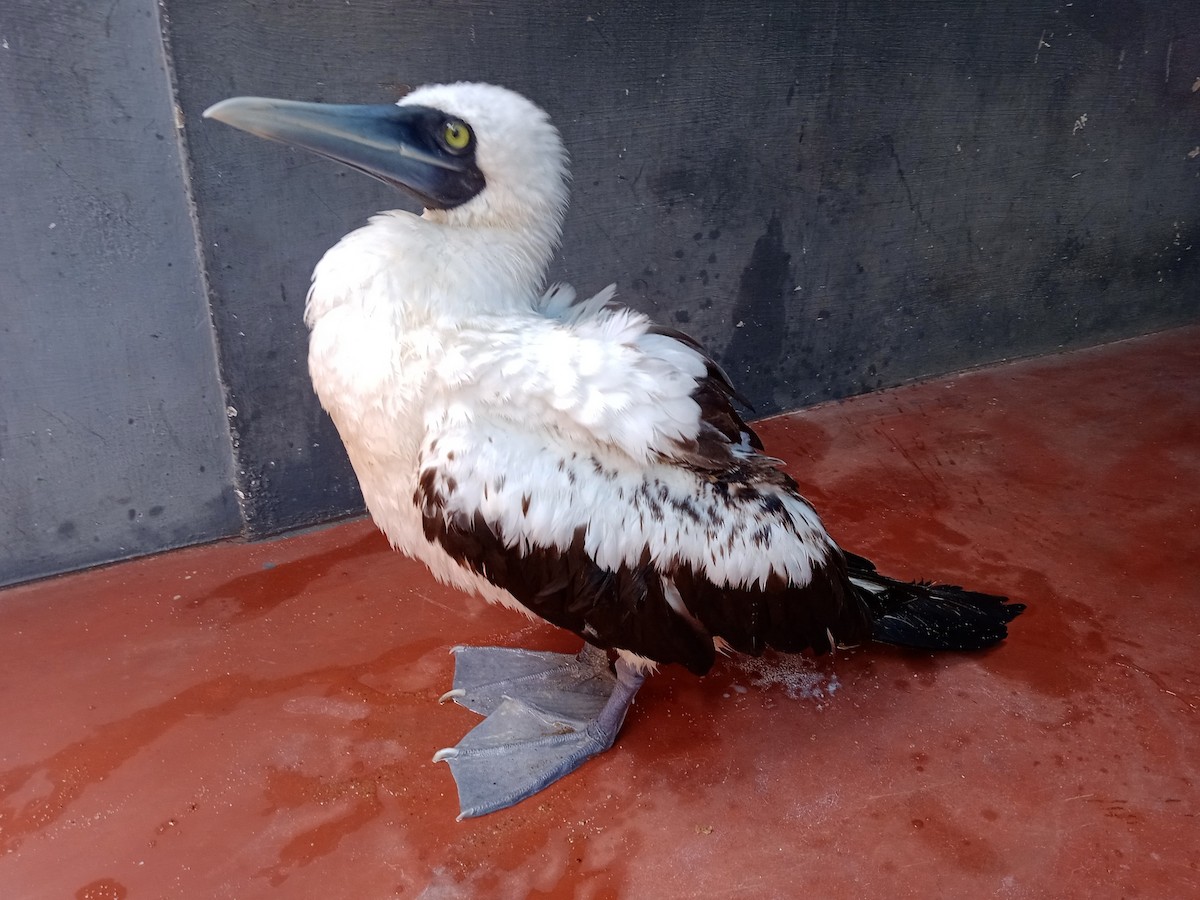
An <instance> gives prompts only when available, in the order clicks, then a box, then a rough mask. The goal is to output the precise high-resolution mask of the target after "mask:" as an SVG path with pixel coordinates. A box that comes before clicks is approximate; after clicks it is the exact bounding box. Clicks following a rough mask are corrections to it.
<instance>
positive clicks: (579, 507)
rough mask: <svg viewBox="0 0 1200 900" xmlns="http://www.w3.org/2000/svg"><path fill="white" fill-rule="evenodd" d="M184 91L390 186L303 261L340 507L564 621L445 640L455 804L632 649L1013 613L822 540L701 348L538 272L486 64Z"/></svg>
mask: <svg viewBox="0 0 1200 900" xmlns="http://www.w3.org/2000/svg"><path fill="white" fill-rule="evenodd" d="M205 116H207V117H210V118H213V119H217V120H219V121H222V122H225V123H226V124H228V125H232V126H234V127H236V128H240V129H242V130H244V131H248V132H250V133H252V134H255V135H258V136H260V137H264V138H269V139H273V140H277V141H283V142H286V143H288V144H292V145H295V146H298V147H303V148H305V149H308V150H310V151H312V152H314V153H317V154H320V155H322V156H325V157H328V158H330V159H333V160H336V161H338V162H341V163H344V164H346V165H349V166H351V167H353V168H355V169H358V170H360V171H362V172H365V173H367V174H369V175H372V176H374V177H376V178H379V179H382V180H383V181H385V182H387V183H388V184H391V185H394V186H396V187H398V188H400V189H402V190H404V191H407V192H408V193H409V194H411V195H412V196H413V197H415V198H416V199H417V200H418V201H419V202H420V203H421V205H422V206H423V207H424V212H423V213H422V214H421V215H419V216H418V215H413V214H410V213H408V212H403V211H392V212H384V213H380V214H378V215H376V216H375V217H374V218H372V219H370V221H369V224H367V225H366V226H364V227H362V228H360V229H358V230H356V231H354V232H352V233H350V234H349V235H347V236H346V237H344V238H342V240H341V241H340V242H338V243H337V244H336V245H335V246H334V247H333V248H332V249H331V250H329V251H328V253H326V254H325V256H324V258H322V259H321V261H320V263H319V264H318V265H317V267H316V270H315V272H314V273H313V279H312V287H311V290H310V291H309V294H308V302H307V307H306V310H305V321H306V323H307V324H308V327H309V328H310V330H311V341H310V348H309V371H310V374H311V376H312V382H313V386H314V388H315V389H316V392H317V395H318V397H319V398H320V401H321V404H322V405H323V406H324V408H325V409H326V410H327V411H328V412H329V414H330V416H331V417H332V418H333V421H334V423H335V424H336V426H337V428H338V431H339V432H340V434H341V437H342V440H343V442H344V443H345V446H346V451H347V453H348V454H349V457H350V461H351V463H352V464H353V467H354V471H355V473H356V475H357V477H358V479H359V482H360V484H361V487H362V493H363V496H364V498H365V500H366V504H367V507H368V508H369V510H370V513H371V515H372V516H373V517H374V520H375V522H376V523H377V524H378V526H379V527H380V528H381V529H382V530H383V532H384V533H385V534H386V535H387V537H388V539H389V540H390V541H391V543H392V544H393V545H394V546H395V547H396V548H397V549H399V550H401V551H402V552H404V553H406V554H408V555H410V556H412V557H415V558H416V559H419V560H421V561H422V562H424V563H425V564H426V565H427V566H428V567H429V568H430V570H431V571H432V572H433V574H434V575H436V576H437V577H438V578H439V579H441V580H442V581H444V582H448V583H449V584H452V585H454V586H456V587H458V588H461V589H463V590H464V591H473V592H477V593H479V594H481V595H483V596H484V597H485V598H487V599H488V600H490V601H494V602H497V603H500V604H503V605H505V606H508V607H512V608H514V609H517V610H520V611H522V612H525V613H527V614H529V615H533V616H539V617H541V618H542V619H545V620H546V621H548V622H551V623H553V624H555V625H557V626H559V627H562V628H566V629H568V630H570V631H572V632H574V633H575V634H577V635H578V636H580V637H581V638H583V640H584V642H585V643H584V650H583V651H582V652H581V653H580V654H579V655H578V656H571V655H564V654H556V653H534V652H528V651H523V650H513V649H501V648H465V647H456V648H454V652H455V655H456V661H455V676H454V684H453V689H452V690H451V691H449V692H448V693H447V695H446V697H444V698H443V699H446V698H452V699H454V700H455V701H457V702H458V703H460V704H462V705H464V706H467V707H469V708H470V709H472V710H475V711H476V712H479V713H482V714H484V715H485V716H486V719H485V720H484V721H483V722H481V723H480V724H479V725H478V726H477V727H476V728H475V729H474V730H472V731H471V732H470V733H469V734H468V735H466V736H465V737H464V738H463V740H462V741H461V742H460V743H459V744H458V745H457V746H456V747H453V748H448V749H446V750H442V751H440V752H439V753H438V754H437V755H436V756H435V761H436V760H446V761H448V762H449V764H450V768H451V770H452V772H453V775H454V778H455V780H456V782H457V785H458V789H459V797H460V804H461V815H460V818H461V817H465V816H475V815H481V814H483V813H487V812H491V811H494V810H497V809H501V808H504V807H506V806H509V805H511V804H513V803H515V802H517V801H519V800H521V799H524V798H526V797H529V796H530V795H532V794H533V793H535V792H537V791H539V790H541V789H542V788H544V787H546V786H547V785H549V784H551V783H553V782H554V781H556V780H557V779H559V778H561V777H562V776H564V775H566V774H567V773H569V772H571V771H572V770H573V769H575V768H576V767H577V766H579V765H580V763H582V762H583V761H584V760H586V759H587V758H588V757H590V756H593V755H595V754H597V753H600V752H602V751H604V750H606V749H608V748H609V747H610V746H611V745H612V743H613V741H614V740H615V738H616V735H617V732H618V731H619V730H620V727H621V724H622V722H623V720H624V718H625V713H626V711H627V710H628V708H629V705H630V703H631V701H632V700H633V697H634V694H635V693H636V692H637V690H638V688H639V686H640V685H641V684H642V681H643V678H644V676H645V673H646V672H647V671H648V670H650V669H653V667H654V666H655V665H658V664H666V663H679V664H681V665H683V666H686V667H687V668H688V669H690V670H691V671H692V672H695V673H696V674H703V673H705V672H707V671H708V670H709V668H710V667H711V666H712V665H713V662H714V659H715V656H716V654H717V652H724V651H729V650H732V651H736V652H739V653H748V654H759V653H761V652H762V651H763V650H764V649H765V648H767V647H774V648H776V649H778V650H782V651H788V652H800V651H804V650H809V651H811V652H813V653H818V654H819V653H824V652H827V651H829V650H831V649H833V648H834V647H835V646H842V645H851V644H857V643H861V642H864V641H867V640H872V639H873V640H877V641H883V642H889V643H894V644H900V645H905V646H910V647H921V648H927V649H934V650H943V649H944V650H975V649H981V648H984V647H988V646H991V645H993V644H995V643H997V642H998V641H1000V640H1002V639H1003V638H1004V637H1005V636H1006V633H1007V629H1006V624H1007V623H1008V622H1009V621H1010V620H1011V619H1012V618H1013V617H1015V616H1016V615H1017V614H1018V613H1020V612H1021V610H1022V609H1023V607H1022V606H1021V605H1019V604H1015V603H1008V602H1006V599H1005V598H1003V597H996V596H990V595H986V594H979V593H973V592H969V591H964V590H961V589H959V588H957V587H950V586H943V585H928V584H916V585H914V584H904V583H901V582H897V581H894V580H892V579H889V578H886V577H883V576H881V575H879V574H878V573H877V572H876V571H875V568H874V566H872V565H871V564H870V563H869V562H868V561H866V560H865V559H863V558H861V557H858V556H855V555H853V554H849V553H846V552H844V551H842V550H841V549H840V548H839V547H838V545H837V544H836V543H834V541H833V539H832V538H831V537H830V536H829V535H828V533H827V532H826V531H825V529H824V527H823V526H822V524H821V520H820V519H819V518H818V516H817V513H816V512H815V511H814V510H813V508H812V506H810V505H809V503H808V502H807V501H805V500H804V498H803V497H801V496H800V493H799V491H798V490H797V486H796V484H795V482H793V481H792V479H791V478H790V477H788V475H787V474H785V473H784V472H783V471H782V470H781V468H780V463H779V462H778V461H777V460H775V459H772V458H770V457H768V456H766V455H765V454H764V453H763V452H762V451H763V447H762V444H761V442H760V441H759V439H758V437H757V435H755V433H754V431H753V429H752V428H751V427H750V426H749V425H747V424H746V422H745V421H744V420H743V419H742V416H741V415H740V414H739V413H738V411H737V408H736V406H735V403H734V401H735V398H736V397H737V394H736V393H735V391H734V387H733V385H731V384H730V381H729V379H728V378H727V377H726V376H725V374H724V373H723V372H722V370H721V368H720V367H719V366H718V365H717V364H716V363H715V362H714V361H713V360H712V358H711V357H710V356H708V355H707V354H706V353H705V351H704V349H703V348H702V347H701V346H700V345H699V344H698V343H697V342H696V341H694V340H692V339H691V338H690V337H688V336H686V335H685V334H683V333H681V332H678V331H675V330H673V329H669V328H664V327H662V326H659V325H656V324H654V323H653V322H652V321H651V320H650V319H649V318H647V317H646V316H645V315H643V314H642V313H640V312H637V311H635V310H632V309H629V308H627V307H623V306H620V305H618V304H617V303H615V302H614V300H613V296H614V290H613V288H612V287H609V288H607V289H605V290H604V291H601V292H600V293H599V294H597V295H596V296H594V297H592V298H591V299H588V300H584V301H581V302H580V301H577V300H576V297H575V294H574V291H572V290H571V289H570V288H568V287H565V286H556V287H553V288H551V289H549V290H543V288H544V282H545V278H546V271H547V267H548V265H549V263H550V260H551V257H552V254H553V252H554V250H555V248H556V246H557V243H558V240H559V235H560V227H561V222H562V218H563V214H564V212H565V210H566V206H567V154H566V151H565V150H564V148H563V144H562V141H561V139H560V137H559V134H558V132H557V130H556V129H555V128H554V126H553V125H552V124H551V123H550V120H549V118H548V117H547V115H546V114H545V113H544V112H543V111H542V110H541V109H539V108H538V107H537V106H535V105H534V104H533V103H531V102H530V101H529V100H527V99H525V98H524V97H522V96H520V95H519V94H516V93H513V92H512V91H509V90H505V89H503V88H500V87H496V86H493V85H487V84H468V83H459V84H448V85H432V86H427V87H422V88H419V89H417V90H415V91H413V92H412V93H410V94H408V95H407V96H406V97H405V98H404V99H402V100H401V101H400V102H399V103H398V104H395V105H382V106H345V105H327V104H315V103H298V102H292V101H285V100H271V99H263V98H253V97H238V98H234V99H230V100H225V101H223V102H221V103H218V104H216V105H215V106H213V107H212V108H210V109H209V110H207V111H206V112H205Z"/></svg>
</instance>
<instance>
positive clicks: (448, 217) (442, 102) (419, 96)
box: [397, 82, 567, 236]
mask: <svg viewBox="0 0 1200 900" xmlns="http://www.w3.org/2000/svg"><path fill="white" fill-rule="evenodd" d="M397 106H399V107H400V108H401V109H404V108H425V109H433V110H437V111H438V112H440V113H442V114H443V117H444V118H445V120H446V121H447V122H456V123H462V125H465V126H466V128H467V129H468V134H467V140H468V141H469V142H470V146H471V150H472V152H473V153H474V158H475V165H476V166H477V167H478V168H479V171H480V173H481V174H482V177H483V187H482V188H481V189H480V191H479V192H478V193H477V194H475V195H474V196H473V197H471V199H469V200H467V201H466V202H465V203H462V204H460V205H456V206H453V207H450V208H447V209H433V210H431V213H432V217H433V218H436V219H439V220H441V221H445V222H447V223H450V224H460V223H461V224H464V225H471V226H493V225H499V226H502V227H506V228H529V227H535V226H544V225H545V224H546V223H547V222H553V223H554V227H555V233H556V236H557V231H558V227H559V225H560V224H561V221H562V215H563V212H564V211H565V209H566V205H567V152H566V150H565V149H564V148H563V144H562V139H561V138H560V137H559V134H558V130H557V129H556V128H555V127H554V126H553V125H552V124H551V123H550V117H549V116H547V115H546V113H545V112H543V111H542V110H541V109H540V108H539V107H537V106H536V105H534V104H533V103H531V102H530V101H529V100H527V99H526V98H525V97H522V96H521V95H520V94H518V93H516V92H514V91H510V90H508V89H507V88H502V87H497V86H496V85H492V84H478V83H469V82H459V83H457V84H436V85H427V86H425V87H420V88H417V89H416V90H415V91H413V92H412V93H410V94H409V95H408V96H406V97H405V98H404V99H403V100H401V101H400V102H399V103H398V104H397ZM459 140H461V138H459Z"/></svg>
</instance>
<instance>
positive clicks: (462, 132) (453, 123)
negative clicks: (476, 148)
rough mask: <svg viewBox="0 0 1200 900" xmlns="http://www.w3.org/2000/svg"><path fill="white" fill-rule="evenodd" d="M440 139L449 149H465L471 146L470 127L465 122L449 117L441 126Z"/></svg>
mask: <svg viewBox="0 0 1200 900" xmlns="http://www.w3.org/2000/svg"><path fill="white" fill-rule="evenodd" d="M442 140H443V141H445V142H446V146H447V147H449V148H450V149H451V150H466V149H467V148H468V147H470V146H471V129H470V127H469V126H468V125H467V123H466V122H459V121H458V120H457V119H451V120H450V121H449V122H447V123H446V124H445V126H444V127H443V128H442Z"/></svg>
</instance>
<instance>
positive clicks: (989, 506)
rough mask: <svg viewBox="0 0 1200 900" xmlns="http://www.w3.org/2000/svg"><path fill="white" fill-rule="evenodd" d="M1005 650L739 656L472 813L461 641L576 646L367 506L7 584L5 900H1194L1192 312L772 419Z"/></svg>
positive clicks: (910, 564) (2, 746) (857, 519)
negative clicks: (543, 777) (449, 755)
mask: <svg viewBox="0 0 1200 900" xmlns="http://www.w3.org/2000/svg"><path fill="white" fill-rule="evenodd" d="M762 433H763V436H764V438H765V439H766V441H767V445H768V448H769V449H770V450H772V451H773V452H774V453H775V454H777V455H778V456H780V457H782V458H784V459H786V460H787V461H788V463H789V465H790V468H791V471H792V472H793V473H794V474H795V475H796V477H797V478H798V480H799V481H800V482H801V484H802V485H804V486H805V487H806V490H807V493H808V495H809V497H810V499H812V500H813V501H814V502H815V503H816V504H817V506H818V508H819V509H820V510H822V512H823V514H824V517H825V521H826V523H827V524H828V526H829V528H830V530H831V531H832V532H833V533H834V534H835V535H836V536H837V537H839V539H840V540H841V541H842V542H843V543H844V544H845V545H846V546H847V547H849V548H852V549H854V550H857V551H861V552H863V553H865V554H867V555H869V556H871V557H873V558H874V559H875V560H876V562H877V563H878V564H879V565H880V568H881V569H884V570H885V571H888V572H890V573H891V574H893V575H900V576H905V577H911V578H917V577H924V576H934V575H936V576H937V577H939V578H942V579H945V580H949V581H953V582H961V583H964V584H968V585H971V586H973V587H976V588H980V589H983V590H988V591H995V592H1002V593H1007V594H1010V595H1011V596H1013V597H1016V598H1020V599H1021V600H1023V601H1025V602H1027V603H1028V604H1029V611H1028V612H1027V613H1026V614H1025V615H1024V616H1022V617H1021V618H1020V619H1018V620H1017V621H1016V622H1015V623H1014V625H1013V628H1012V631H1013V633H1012V637H1011V638H1010V639H1009V641H1008V642H1007V644H1005V645H1004V646H1002V647H1000V648H998V649H996V650H994V651H992V652H990V653H987V654H983V655H977V656H965V655H958V656H956V655H944V656H938V657H932V656H930V655H927V654H919V653H916V654H914V653H902V652H898V651H892V650H887V649H883V648H879V649H870V648H863V649H859V650H855V651H851V652H847V653H843V654H841V655H839V656H838V657H837V658H836V659H832V660H828V659H826V660H820V661H818V662H815V663H814V662H812V661H809V660H806V659H803V658H783V657H775V658H772V659H769V660H734V661H730V662H727V663H724V664H722V665H721V667H720V668H719V669H718V670H717V671H716V672H715V673H714V674H712V675H710V676H708V677H706V678H704V679H696V678H693V677H692V676H690V675H688V674H687V673H686V672H684V671H681V670H669V671H664V672H663V673H661V674H660V675H658V676H656V677H655V678H653V679H652V680H651V681H650V682H649V683H648V685H647V687H646V688H644V689H643V691H642V693H641V695H640V696H639V698H638V703H637V706H636V707H635V709H634V710H633V712H632V713H631V714H630V716H629V719H628V721H627V723H626V728H625V730H624V732H623V733H622V736H621V739H620V740H619V741H618V744H617V746H616V748H615V749H614V750H613V752H611V753H610V754H608V755H607V756H606V757H604V758H602V759H599V760H595V761H592V762H591V763H589V764H587V765H586V766H585V767H584V768H583V769H582V770H580V771H579V772H577V773H575V775H573V776H572V777H570V778H568V779H567V780H565V781H564V782H561V783H560V784H558V785H556V786H554V787H553V788H551V789H550V790H548V791H546V792H545V793H544V794H542V795H540V796H539V797H537V798H535V799H534V800H532V801H530V802H527V803H525V804H523V805H521V806H519V807H517V808H516V809H513V810H510V811H506V812H501V813H497V814H494V815H492V816H487V817H484V818H481V819H475V820H470V821H466V822H456V821H455V814H456V812H457V803H456V796H455V789H454V784H453V781H452V779H451V777H450V772H449V770H448V769H447V767H445V766H444V765H434V764H432V763H431V762H430V757H431V756H432V755H433V753H434V751H435V750H437V749H438V748H440V747H444V746H448V745H450V744H453V743H454V742H455V741H456V740H457V739H458V738H459V737H460V736H461V735H462V734H463V733H465V732H466V731H467V730H468V729H469V728H470V727H471V726H472V725H473V724H474V723H475V722H476V721H477V720H476V717H475V716H474V715H473V714H472V713H470V712H468V711H466V710H464V709H461V708H458V707H455V706H453V705H446V706H439V705H438V704H437V697H438V696H439V695H440V694H441V693H442V692H443V691H445V690H447V688H448V687H449V685H450V678H451V672H452V660H451V657H450V655H449V653H448V652H447V649H448V648H449V647H450V646H451V645H452V644H455V643H477V644H478V643H484V644H486V643H500V644H520V645H523V646H528V647H532V648H545V649H564V650H565V649H574V643H575V642H574V640H573V639H571V638H569V637H566V636H564V635H562V634H559V633H556V632H555V631H554V630H553V629H551V628H550V627H548V626H539V625H533V624H530V623H528V622H526V621H525V620H523V619H521V618H520V617H518V616H516V615H514V614H512V613H509V612H505V611H504V610H501V609H497V608H491V607H486V606H485V605H484V604H483V603H481V602H479V601H477V600H474V599H470V598H466V597H463V596H461V595H459V594H456V593H454V592H452V591H447V590H446V589H444V588H442V587H439V586H438V585H436V584H435V583H433V582H432V581H431V579H430V578H429V577H428V576H427V575H426V574H425V572H424V571H423V570H422V569H421V568H419V567H418V566H416V565H414V564H412V563H410V562H408V561H406V560H404V559H402V558H401V557H399V556H398V555H396V554H394V553H392V552H390V551H389V550H388V549H387V547H386V545H385V543H384V541H383V539H382V538H380V537H379V535H378V534H376V533H375V531H374V530H373V529H372V527H371V526H370V524H369V523H367V522H355V523H352V524H348V525H341V526H338V527H333V528H328V529H324V530H320V531H315V532H311V533H308V534H304V535H300V536H295V537H290V538H287V539H284V540H279V541H274V542H269V543H260V544H253V545H246V544H239V543H228V544H222V545H218V546H210V547H205V548H200V549H193V550H187V551H182V552H177V553H171V554H167V555H163V556H160V557H157V558H153V559H146V560H141V561H137V562H133V563H128V564H124V565H118V566H112V567H109V568H105V569H100V570H96V571H92V572H88V573H85V574H82V575H75V576H69V577H63V578H58V579H53V580H49V581H45V582H41V583H38V584H33V585H27V586H23V587H17V588H13V589H9V590H7V591H4V592H2V593H0V722H2V723H3V733H2V736H0V770H2V771H0V850H2V853H0V897H4V898H41V897H46V898H64V897H68V898H69V897H80V898H116V897H126V896H128V897H130V898H142V897H185V898H252V897H265V896H280V897H289V898H291V897H296V898H307V897H312V898H342V897H345V898H381V897H393V896H396V897H417V896H424V897H431V898H432V897H436V898H444V897H525V896H533V897H538V896H554V897H566V896H577V897H617V896H619V897H653V898H669V897H693V896H703V897H791V896H801V895H803V896H808V897H821V898H824V897H881V896H887V897H923V898H925V897H990V896H997V897H1089V898H1092V897H1153V898H1163V897H1196V896H1200V818H1198V816H1200V793H1198V791H1197V781H1198V779H1200V751H1198V750H1197V747H1198V746H1200V657H1198V655H1197V649H1196V648H1197V644H1198V642H1200V641H1198V639H1200V602H1198V596H1200V526H1198V524H1197V522H1198V520H1200V511H1198V509H1197V506H1198V504H1200V328H1192V329H1185V330H1180V331H1175V332H1171V333H1167V334H1164V335H1159V336H1155V337H1150V338H1144V339H1139V340H1136V341H1130V342H1126V343H1122V344H1116V345H1111V346H1108V347H1104V348H1100V349H1096V350H1090V351H1085V352H1082V353H1074V354H1070V355H1064V356H1059V357H1055V358H1049V359H1042V360H1035V361H1030V362H1022V363H1017V364H1014V365H1008V366H1002V367H999V368H995V369H991V370H988V371H982V372H976V373H973V374H968V375H962V376H958V377H954V378H949V379H942V380H938V381H933V382H928V383H925V384H921V385H916V386H912V387H906V388H901V389H899V390H894V391H888V392H884V393H879V394H873V395H869V396H866V397H862V398H859V399H856V400H852V401H850V402H845V403H839V404H835V405H829V406H825V407H822V408H819V409H815V410H811V411H808V412H805V413H802V414H797V415H793V416H787V417H781V418H777V419H773V420H771V421H770V422H768V423H765V424H764V426H763V428H762Z"/></svg>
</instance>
